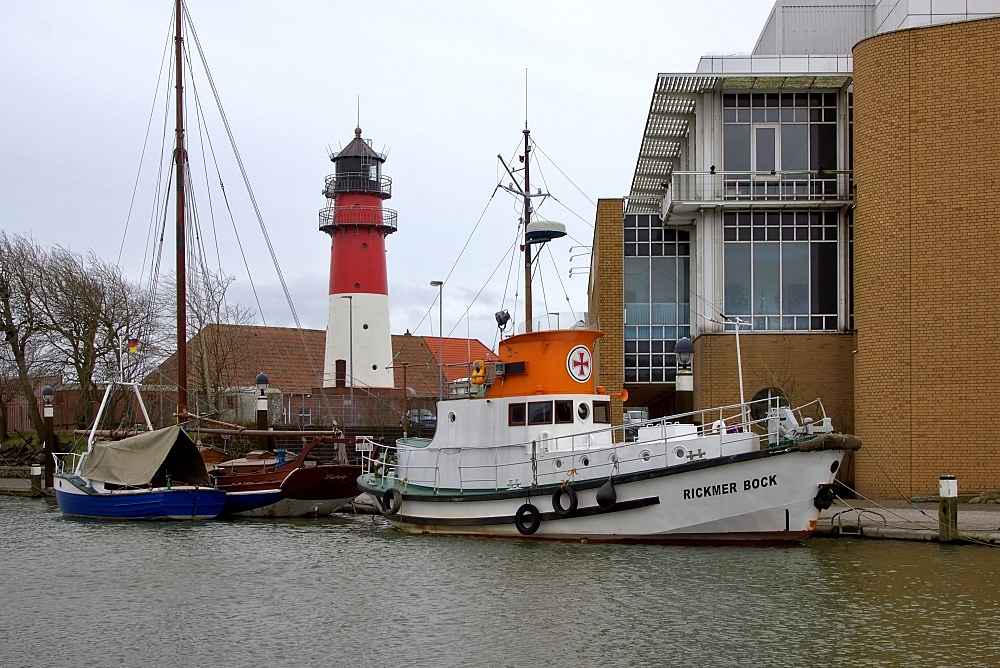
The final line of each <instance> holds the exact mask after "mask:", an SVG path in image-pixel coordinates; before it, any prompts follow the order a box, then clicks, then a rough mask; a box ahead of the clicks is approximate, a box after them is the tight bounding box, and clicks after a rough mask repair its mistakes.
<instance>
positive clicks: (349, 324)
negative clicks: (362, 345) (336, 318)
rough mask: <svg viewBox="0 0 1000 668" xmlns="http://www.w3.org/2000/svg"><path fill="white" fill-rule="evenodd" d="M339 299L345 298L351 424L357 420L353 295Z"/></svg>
mask: <svg viewBox="0 0 1000 668" xmlns="http://www.w3.org/2000/svg"><path fill="white" fill-rule="evenodd" d="M341 299H346V300H347V328H348V333H347V341H348V347H349V350H350V354H349V355H348V357H350V360H348V364H349V365H350V374H351V424H352V425H353V424H354V423H355V422H357V420H355V419H354V416H355V413H354V295H344V296H342V297H341Z"/></svg>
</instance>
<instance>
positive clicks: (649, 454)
mask: <svg viewBox="0 0 1000 668" xmlns="http://www.w3.org/2000/svg"><path fill="white" fill-rule="evenodd" d="M639 456H640V457H642V461H644V462H648V461H649V458H650V457H652V456H653V453H652V452H650V451H649V450H643V451H642V452H640V453H639Z"/></svg>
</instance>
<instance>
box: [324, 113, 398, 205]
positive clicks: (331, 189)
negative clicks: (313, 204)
mask: <svg viewBox="0 0 1000 668" xmlns="http://www.w3.org/2000/svg"><path fill="white" fill-rule="evenodd" d="M370 141H371V140H370V139H364V138H362V136H361V128H360V127H358V128H355V129H354V139H352V140H351V143H349V144H348V145H347V146H345V147H344V148H343V150H341V151H338V152H337V153H331V154H330V160H331V161H332V162H333V164H335V165H336V166H337V171H336V173H335V174H331V175H330V176H328V177H327V179H326V187H325V188H324V189H323V194H324V195H326V196H327V197H333V196H334V195H335V194H337V193H370V194H373V195H377V196H379V197H381V198H382V199H389V198H390V197H392V179H390V178H389V177H387V176H382V163H383V162H385V156H384V155H382V154H381V153H379V152H377V151H376V150H375V149H373V148H372V147H371V144H370V143H369V142H370Z"/></svg>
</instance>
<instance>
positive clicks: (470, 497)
mask: <svg viewBox="0 0 1000 668" xmlns="http://www.w3.org/2000/svg"><path fill="white" fill-rule="evenodd" d="M793 452H802V451H801V450H799V449H798V448H796V447H795V446H794V445H790V446H785V447H782V448H768V449H766V450H754V451H752V452H741V453H739V454H737V455H728V456H726V457H716V458H715V459H707V460H706V459H703V460H701V461H697V462H688V463H687V464H678V465H677V466H669V467H667V466H665V467H662V468H658V469H652V470H649V471H637V472H636V473H625V474H622V475H616V476H612V477H611V482H613V483H615V484H616V485H617V484H623V483H629V482H636V481H639V480H649V479H651V478H663V477H666V476H671V475H679V474H681V473H688V472H690V471H700V470H702V469H710V468H715V467H717V466H725V465H727V464H735V463H737V462H748V461H753V460H754V459H766V458H768V457H777V456H779V455H786V454H790V453H793ZM605 482H607V478H597V479H595V480H580V481H574V482H573V483H572V485H573V489H575V490H577V491H579V490H582V489H596V488H598V487H600V486H601V485H603V484H604V483H605ZM559 486H560V483H556V484H552V485H546V486H544V487H534V488H530V487H525V488H521V489H510V490H507V489H505V490H502V491H497V492H469V493H467V494H459V493H456V492H446V493H438V494H413V493H407V492H406V491H404V490H400V491H402V492H403V500H404V501H453V502H456V501H458V502H461V501H496V500H500V499H525V498H529V497H532V496H543V495H548V494H551V493H552V491H553V490H554V489H555V488H556V487H559ZM358 489H360V490H361V491H362V492H370V493H372V494H375V495H376V496H379V497H380V496H381V495H382V494H383V493H384V491H385V490H382V489H377V488H372V487H368V486H367V485H364V484H362V483H361V480H360V479H359V480H358Z"/></svg>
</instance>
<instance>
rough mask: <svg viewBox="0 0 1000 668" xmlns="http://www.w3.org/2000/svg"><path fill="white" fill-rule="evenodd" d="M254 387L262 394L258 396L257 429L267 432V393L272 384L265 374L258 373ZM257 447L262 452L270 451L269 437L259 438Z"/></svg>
mask: <svg viewBox="0 0 1000 668" xmlns="http://www.w3.org/2000/svg"><path fill="white" fill-rule="evenodd" d="M253 382H254V385H256V386H257V389H258V390H260V394H259V395H258V396H257V429H260V430H262V431H266V430H267V395H266V394H265V393H266V392H267V387H268V385H270V384H271V381H270V379H269V378H268V377H267V374H265V373H264V372H261V373H258V374H257V377H256V378H254V381H253ZM257 447H258V448H260V449H261V450H269V449H270V448H268V443H267V436H258V437H257Z"/></svg>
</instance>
